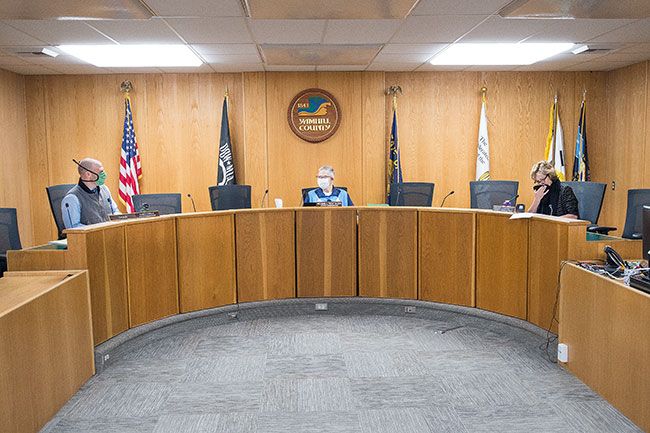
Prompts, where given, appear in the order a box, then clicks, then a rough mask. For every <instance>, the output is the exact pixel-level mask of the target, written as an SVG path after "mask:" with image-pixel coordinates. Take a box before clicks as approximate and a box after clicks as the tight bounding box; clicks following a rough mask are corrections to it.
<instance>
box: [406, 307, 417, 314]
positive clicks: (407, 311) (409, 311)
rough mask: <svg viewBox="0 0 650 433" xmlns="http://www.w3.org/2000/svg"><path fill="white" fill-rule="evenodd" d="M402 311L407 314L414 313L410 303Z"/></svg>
mask: <svg viewBox="0 0 650 433" xmlns="http://www.w3.org/2000/svg"><path fill="white" fill-rule="evenodd" d="M404 312H405V313H409V314H414V313H415V307H414V306H412V305H409V306H408V307H404Z"/></svg>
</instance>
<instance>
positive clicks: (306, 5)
mask: <svg viewBox="0 0 650 433" xmlns="http://www.w3.org/2000/svg"><path fill="white" fill-rule="evenodd" d="M246 2H247V4H248V5H249V9H250V14H251V17H252V18H253V19H293V20H309V19H311V20H318V19H391V18H392V19H402V18H404V17H405V16H406V15H407V14H408V13H409V11H410V10H411V9H412V8H413V6H414V5H415V3H416V2H417V0H354V1H350V0H326V1H325V2H324V1H323V0H276V1H270V0H246Z"/></svg>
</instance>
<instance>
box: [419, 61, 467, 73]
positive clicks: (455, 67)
mask: <svg viewBox="0 0 650 433" xmlns="http://www.w3.org/2000/svg"><path fill="white" fill-rule="evenodd" d="M465 69H467V66H458V65H432V64H431V63H429V62H427V63H423V64H422V65H421V66H420V67H419V68H417V71H463V70H465Z"/></svg>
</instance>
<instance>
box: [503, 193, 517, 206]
mask: <svg viewBox="0 0 650 433" xmlns="http://www.w3.org/2000/svg"><path fill="white" fill-rule="evenodd" d="M518 197H519V194H515V195H513V196H512V197H510V198H509V199H508V200H506V201H504V202H503V206H512V201H513V200H517V198H518Z"/></svg>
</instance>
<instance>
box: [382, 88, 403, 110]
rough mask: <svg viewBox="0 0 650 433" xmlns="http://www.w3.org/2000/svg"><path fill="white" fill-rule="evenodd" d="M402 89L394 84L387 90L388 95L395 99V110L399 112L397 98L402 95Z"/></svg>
mask: <svg viewBox="0 0 650 433" xmlns="http://www.w3.org/2000/svg"><path fill="white" fill-rule="evenodd" d="M403 93H404V92H402V87H401V86H398V85H397V84H394V85H392V86H390V87H389V88H388V89H386V94H387V95H390V96H392V97H393V110H397V97H398V96H400V95H402V94H403Z"/></svg>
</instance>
